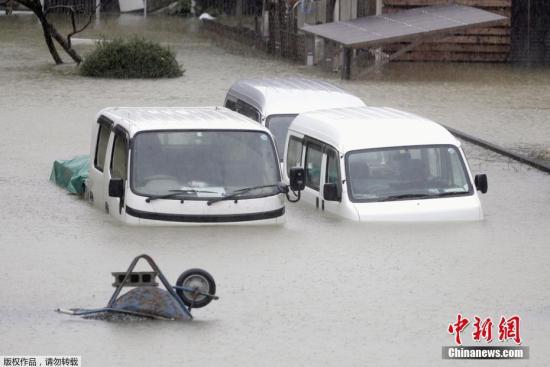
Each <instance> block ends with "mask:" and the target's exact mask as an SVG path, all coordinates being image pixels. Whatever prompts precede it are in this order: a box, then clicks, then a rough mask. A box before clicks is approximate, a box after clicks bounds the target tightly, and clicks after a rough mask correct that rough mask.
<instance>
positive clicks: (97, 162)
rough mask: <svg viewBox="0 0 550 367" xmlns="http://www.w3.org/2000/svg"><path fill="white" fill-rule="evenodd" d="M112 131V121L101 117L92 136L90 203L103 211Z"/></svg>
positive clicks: (89, 179) (89, 182) (89, 181)
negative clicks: (107, 159)
mask: <svg viewBox="0 0 550 367" xmlns="http://www.w3.org/2000/svg"><path fill="white" fill-rule="evenodd" d="M111 131H112V121H110V120H109V119H107V118H105V117H103V116H101V117H100V118H99V119H98V121H97V124H96V125H95V126H94V129H93V134H92V144H91V146H92V150H91V152H90V153H91V154H90V170H89V178H88V185H89V187H88V189H89V191H90V201H92V202H93V203H94V205H95V206H97V207H98V208H100V209H102V210H104V209H105V207H106V204H107V202H106V196H105V195H106V192H105V182H106V175H105V167H106V166H108V164H106V163H105V162H106V156H107V151H108V146H109V138H110V137H111Z"/></svg>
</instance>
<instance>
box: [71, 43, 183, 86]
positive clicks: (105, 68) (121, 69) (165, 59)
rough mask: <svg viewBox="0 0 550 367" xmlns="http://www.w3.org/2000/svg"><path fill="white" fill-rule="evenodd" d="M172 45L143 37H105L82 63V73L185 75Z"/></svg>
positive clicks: (122, 75)
mask: <svg viewBox="0 0 550 367" xmlns="http://www.w3.org/2000/svg"><path fill="white" fill-rule="evenodd" d="M183 71H184V70H182V68H181V66H180V65H179V64H178V62H177V61H176V56H175V53H174V52H173V51H172V50H171V49H170V48H168V47H165V46H161V45H159V44H158V43H155V42H151V41H146V40H145V39H141V38H134V39H131V40H122V39H115V40H112V41H106V40H102V41H99V42H98V43H97V45H96V48H95V49H94V50H93V51H92V52H91V53H90V54H89V55H87V56H86V58H85V59H84V61H83V62H82V64H81V65H80V74H81V75H84V76H91V77H103V78H121V79H127V78H175V77H178V76H181V75H182V74H183Z"/></svg>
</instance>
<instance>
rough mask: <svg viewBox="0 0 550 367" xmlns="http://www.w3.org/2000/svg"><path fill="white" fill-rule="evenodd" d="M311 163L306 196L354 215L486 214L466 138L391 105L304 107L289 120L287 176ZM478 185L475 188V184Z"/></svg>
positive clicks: (434, 217)
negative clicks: (469, 161) (462, 141)
mask: <svg viewBox="0 0 550 367" xmlns="http://www.w3.org/2000/svg"><path fill="white" fill-rule="evenodd" d="M293 167H303V168H305V186H306V187H305V189H304V190H303V191H302V193H301V196H302V201H303V202H306V203H309V204H311V205H315V206H316V207H317V208H319V210H324V211H327V212H332V213H335V214H337V215H340V216H343V217H346V218H349V219H353V220H356V221H453V220H456V221H459V220H460V221H474V220H481V219H483V211H482V208H481V203H480V200H479V197H478V194H477V190H479V191H481V192H483V193H485V192H486V191H487V177H486V175H477V176H476V177H475V178H474V177H473V176H472V174H471V172H470V169H469V167H468V164H467V162H466V157H465V156H464V152H463V151H462V149H461V147H460V142H459V141H458V140H457V139H456V138H455V137H454V136H453V135H451V134H450V133H449V132H448V131H447V130H446V129H445V128H444V127H442V126H441V125H439V124H437V123H435V122H432V121H429V120H427V119H424V118H422V117H419V116H416V115H412V114H409V113H405V112H401V111H398V110H395V109H391V108H376V107H359V108H337V109H328V110H319V111H314V112H306V113H303V114H300V115H299V116H298V117H297V118H296V119H295V120H294V121H293V122H292V124H291V125H290V127H289V130H288V138H287V141H286V149H285V153H284V170H285V177H286V178H287V179H288V177H289V176H290V175H291V174H292V169H293ZM476 189H477V190H476Z"/></svg>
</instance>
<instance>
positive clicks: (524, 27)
mask: <svg viewBox="0 0 550 367" xmlns="http://www.w3.org/2000/svg"><path fill="white" fill-rule="evenodd" d="M511 41H512V50H511V54H510V61H511V62H513V63H517V64H524V65H537V64H538V65H541V64H546V65H550V1H548V0H513V1H512V35H511Z"/></svg>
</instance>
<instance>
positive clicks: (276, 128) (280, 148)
mask: <svg viewBox="0 0 550 367" xmlns="http://www.w3.org/2000/svg"><path fill="white" fill-rule="evenodd" d="M296 116H298V115H271V116H269V117H268V118H267V121H266V122H265V126H266V127H267V128H268V129H269V131H271V133H272V134H273V138H275V144H277V152H279V156H280V157H281V161H282V159H283V155H284V153H285V143H286V134H287V133H288V127H289V126H290V124H291V122H292V121H293V120H294V119H295V118H296Z"/></svg>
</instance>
